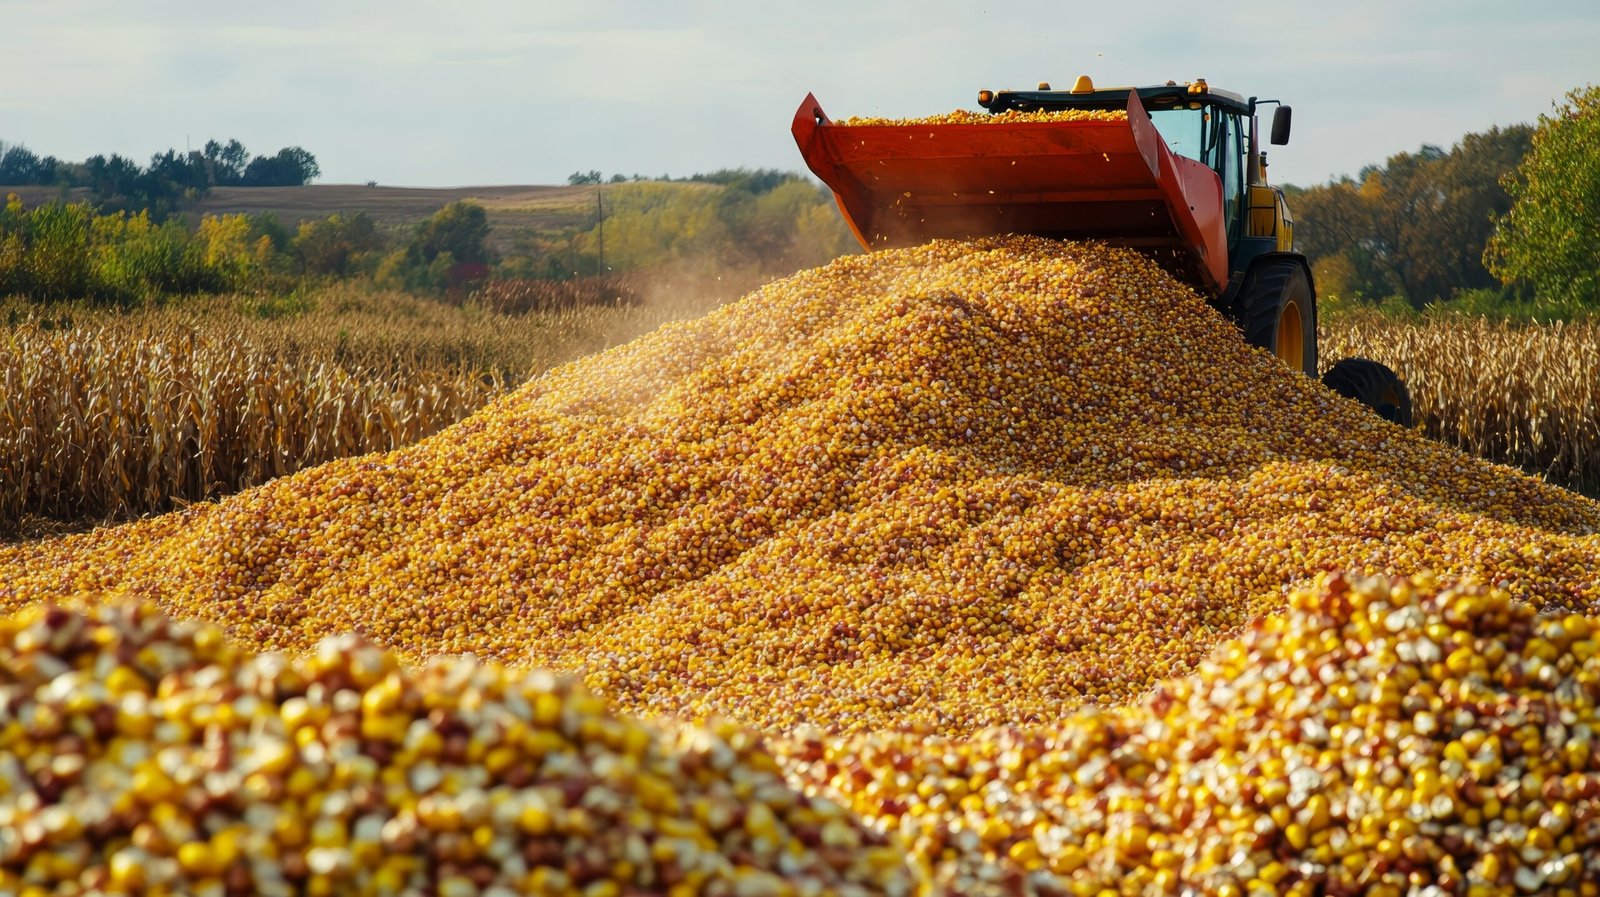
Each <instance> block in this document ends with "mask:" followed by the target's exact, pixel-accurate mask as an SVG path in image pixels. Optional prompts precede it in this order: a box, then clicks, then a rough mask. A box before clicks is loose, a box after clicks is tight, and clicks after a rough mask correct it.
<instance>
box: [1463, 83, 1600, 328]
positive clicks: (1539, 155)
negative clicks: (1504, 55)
mask: <svg viewBox="0 0 1600 897" xmlns="http://www.w3.org/2000/svg"><path fill="white" fill-rule="evenodd" d="M1505 187H1506V190H1507V191H1508V192H1509V193H1510V194H1511V197H1512V199H1513V204H1512V206H1511V209H1510V211H1509V212H1508V213H1507V214H1506V215H1505V216H1504V217H1502V218H1501V219H1500V220H1499V221H1498V223H1497V227H1496V229H1495V232H1494V236H1493V237H1492V238H1491V239H1490V241H1489V246H1488V250H1487V252H1486V253H1485V256H1484V259H1485V262H1486V264H1487V265H1488V267H1489V270H1490V271H1493V272H1494V274H1495V276H1497V277H1499V278H1500V280H1501V281H1502V282H1504V283H1507V284H1511V283H1517V282H1522V283H1527V284H1529V285H1531V286H1532V287H1533V289H1534V291H1535V292H1536V293H1537V294H1538V296H1539V297H1540V298H1541V299H1545V300H1550V301H1555V302H1570V303H1585V304H1591V305H1592V304H1596V303H1600V85H1589V86H1588V87H1584V88H1581V89H1575V90H1572V91H1571V92H1569V93H1568V94H1567V96H1566V103H1565V104H1563V105H1561V106H1558V107H1557V108H1556V110H1555V113H1554V114H1553V115H1541V116H1539V124H1538V126H1537V127H1536V128H1535V129H1534V132H1533V148H1532V149H1531V150H1530V151H1529V152H1528V155H1527V157H1526V158H1525V159H1524V160H1523V162H1522V164H1521V165H1519V166H1518V167H1517V170H1516V172H1515V174H1514V175H1512V176H1511V177H1508V178H1507V179H1506V181H1505Z"/></svg>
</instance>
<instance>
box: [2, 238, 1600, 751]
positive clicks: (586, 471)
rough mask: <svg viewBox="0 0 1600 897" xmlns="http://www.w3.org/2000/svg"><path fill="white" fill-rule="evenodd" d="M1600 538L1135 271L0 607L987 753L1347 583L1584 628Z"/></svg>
mask: <svg viewBox="0 0 1600 897" xmlns="http://www.w3.org/2000/svg"><path fill="white" fill-rule="evenodd" d="M1597 526H1600V505H1596V504H1595V503H1594V502H1591V501H1589V500H1587V499H1584V498H1581V497H1579V496H1575V495H1573V494H1571V493H1568V492H1565V491H1563V490H1560V489H1557V488H1554V487H1550V486H1547V485H1544V484H1542V483H1539V482H1537V481H1535V480H1533V479H1530V478H1527V477H1524V476H1521V475H1519V474H1517V473H1515V472H1512V471H1509V470H1507V469H1504V468H1498V467H1494V466H1491V465H1488V464H1485V463H1482V462H1479V461H1476V460H1474V459H1472V458H1470V457H1468V456H1465V455H1463V454H1461V453H1460V452H1457V451H1456V450H1454V449H1451V448H1448V447H1445V446H1441V445H1438V444H1435V443H1431V442H1428V441H1426V440H1424V439H1422V438H1421V437H1419V436H1417V435H1415V434H1412V433H1409V432H1406V431H1403V430H1401V429H1398V428H1396V427H1394V426H1392V425H1389V424H1387V423H1385V422H1384V421H1382V420H1380V419H1378V418H1377V417H1376V416H1375V415H1373V414H1371V413H1369V412H1367V411H1366V410H1365V409H1363V408H1361V407H1359V406H1357V405H1356V404H1354V403H1352V402H1349V401H1347V400H1345V399H1342V398H1340V397H1339V396H1337V395H1335V394H1333V393H1331V392H1329V391H1327V390H1325V389H1323V388H1322V387H1321V386H1319V385H1318V384H1316V383H1313V382H1311V381H1310V380H1308V379H1306V378H1303V377H1299V376H1295V375H1293V374H1291V373H1290V372H1289V371H1288V370H1286V369H1285V368H1284V367H1283V366H1282V365H1280V364H1279V363H1278V362H1277V361H1276V360H1275V359H1273V358H1271V357H1270V356H1269V355H1267V354H1266V353H1264V352H1261V351H1259V350H1256V349H1253V348H1250V347H1248V346H1246V345H1245V344H1244V343H1243V341H1242V340H1241V338H1240V337H1239V335H1238V333H1237V331H1236V330H1235V329H1234V328H1233V327H1232V326H1231V325H1230V324H1228V323H1227V322H1226V321H1225V320H1224V319H1223V318H1222V317H1221V316H1220V315H1218V314H1216V313H1215V312H1213V311H1212V310H1211V309H1209V308H1208V307H1207V306H1206V305H1205V304H1204V303H1203V302H1202V301H1201V300H1200V299H1199V298H1197V297H1196V296H1195V294H1194V293H1193V292H1192V291H1190V290H1188V289H1187V288H1185V287H1183V286H1181V285H1180V284H1178V283H1176V282H1175V281H1173V280H1172V279H1170V278H1169V277H1167V276H1166V275H1165V274H1164V273H1163V272H1161V271H1160V270H1159V268H1157V267H1156V266H1155V265H1153V264H1152V263H1150V262H1149V261H1147V260H1145V259H1144V258H1142V257H1141V256H1138V255H1137V254H1134V253H1131V252H1128V251H1124V250H1119V249H1114V248H1108V247H1105V246H1102V245H1095V244H1061V243H1056V242H1051V241H1047V240H1041V239H1036V238H1009V239H988V240H980V241H976V242H973V243H958V242H937V243H932V244H929V245H927V246H923V247H920V248H916V249H907V250H895V251H887V252H880V253H874V254H871V255H864V256H855V257H847V258H842V259H840V260H838V261H837V262H834V263H832V264H830V265H828V266H825V267H822V268H818V269H814V270H810V271H806V272H802V273H800V274H797V275H795V276H793V277H790V278H787V279H784V280H780V281H776V282H774V283H771V284H769V285H767V286H765V287H762V288H760V289H758V290H756V291H754V292H753V293H751V294H750V295H748V296H747V297H745V298H744V299H743V300H742V301H740V302H738V303H735V304H733V305H731V306H728V307H725V308H723V309H721V310H719V311H717V312H715V313H713V314H711V315H709V316H707V317H705V318H703V319H700V320H697V321H693V322H687V323H681V324H675V325H669V326H667V327H664V328H662V329H661V330H659V331H657V332H656V333H654V334H651V335H649V336H646V337H644V338H641V339H639V340H637V341H635V342H633V343H630V344H628V345H626V346H622V347H619V348H617V349H614V350H611V351H609V352H606V353H603V354H600V355H597V356H593V357H590V358H587V359H583V360H581V361H578V362H575V363H573V364H570V365H567V366H565V367H563V368H559V369H557V370H555V371H552V372H550V373H549V374H547V375H545V376H542V377H540V378H538V379H536V380H534V381H532V382H530V383H529V384H528V385H527V386H525V387H524V388H522V389H521V390H519V391H518V392H516V393H514V394H513V395H511V396H509V397H507V398H506V399H504V400H502V401H500V402H498V403H497V404H494V405H492V406H490V407H489V408H487V409H486V410H484V411H483V412H481V413H479V414H477V415H475V416H473V417H472V418H469V419H468V420H466V421H464V422H462V423H461V424H459V425H457V426H455V427H452V428H450V429H449V430H446V431H444V432H442V433H440V434H438V435H437V436H435V437H433V438H431V439H428V440H426V441H424V442H421V443H419V444H417V445H415V446H412V447H409V448H406V449H402V450H399V451H395V452H392V453H389V454H385V455H371V456H366V457H361V458H353V459H348V460H343V461H337V462H334V463H331V464H327V465H324V466H322V467H318V468H315V469H312V470H308V471H304V472H302V473H300V474H297V475H295V476H291V477H287V478H283V479H280V480H277V481H274V482H272V483H269V484H267V485H265V486H263V487H261V488H258V489H255V490H253V491H250V492H247V493H244V494H242V495H239V496H236V497H233V498H231V499H228V500H225V501H223V502H221V503H219V504H215V505H204V506H196V507H194V508H192V509H190V510H188V511H185V512H183V513H179V514H173V515H168V516H165V517H160V518H155V519H152V520H149V521H145V522H141V523H137V524H133V525H129V526H123V527H119V528H115V529H109V530H104V531H99V532H95V533H90V534H85V535H83V536H78V537H71V538H67V539H62V540H57V541H46V542H38V543H30V544H24V545H20V546H13V547H9V548H5V549H3V550H0V606H4V607H6V608H16V607H21V606H24V605H29V604H33V603H38V602H42V601H49V602H66V603H78V604H96V603H103V602H106V601H112V600H116V599H123V598H132V599H138V600H150V601H154V602H156V603H157V604H158V605H159V606H160V607H161V608H163V609H164V610H165V611H166V612H168V613H170V614H172V615H174V616H176V617H179V618H186V619H190V618H192V619H201V620H209V621H213V622H216V623H218V624H220V625H221V626H222V627H223V629H224V631H226V632H227V633H228V634H229V635H230V636H231V637H232V638H234V639H236V640H237V641H238V642H239V643H240V644H243V645H248V646H250V647H252V648H256V649H291V650H307V649H309V648H311V647H312V646H313V645H315V644H316V643H317V641H318V640H319V639H321V638H323V637H325V636H328V635H333V634H340V633H357V634H360V635H363V636H365V637H367V638H369V639H371V640H372V641H374V642H375V643H377V644H380V645H383V646H386V647H389V648H391V649H393V650H394V651H396V652H398V653H399V654H400V655H401V656H402V657H403V658H405V659H406V660H408V661H411V662H418V661H421V660H423V659H426V658H428V657H431V656H436V655H441V654H459V653H472V654H474V655H477V656H479V657H482V658H486V659H492V660H496V661H502V662H511V663H515V664H518V665H528V666H540V667H546V668H550V669H553V670H556V671H562V672H568V673H572V674H575V675H578V676H580V677H581V678H582V679H583V680H584V681H585V682H586V683H587V685H588V686H589V687H590V688H591V689H593V690H594V691H595V692H596V693H598V694H600V695H602V696H603V697H604V698H605V699H606V700H607V701H608V702H609V703H610V704H611V705H612V706H614V707H616V708H618V709H620V710H622V711H625V712H628V713H635V714H641V715H646V716H663V715H667V716H678V717H684V718H690V719H699V718H704V717H707V716H709V715H720V716H723V717H727V718H730V719H732V720H735V721H738V722H740V723H744V724H748V725H752V726H755V727H758V728H761V729H764V730H767V731H787V730H791V729H793V728H795V727H798V726H815V727H820V728H823V729H826V730H831V731H837V732H856V731H866V730H873V729H882V728H886V727H896V726H918V727H922V728H924V729H926V730H929V731H937V732H941V733H945V734H951V735H960V734H964V733H970V732H973V731H977V730H979V729H982V728H985V727H989V726H997V725H1010V724H1032V723H1044V722H1049V721H1051V720H1056V719H1059V718H1060V717H1061V716H1062V715H1063V714H1064V713H1065V712H1066V711H1067V710H1068V709H1069V708H1071V707H1073V706H1075V705H1077V704H1080V703H1083V702H1093V703H1098V704H1108V703H1114V702H1118V701H1126V700H1129V699H1131V698H1133V697H1135V696H1137V695H1139V694H1141V693H1143V692H1144V691H1146V690H1147V689H1148V688H1149V687H1150V686H1152V685H1153V684H1155V683H1157V682H1159V681H1161V680H1163V679H1166V678H1168V677H1171V676H1174V675H1179V674H1182V673H1184V672H1187V671H1188V670H1190V669H1192V668H1193V667H1194V665H1195V664H1196V663H1197V662H1198V661H1199V659H1200V658H1201V657H1202V656H1204V655H1205V654H1206V653H1207V652H1208V651H1209V650H1210V649H1211V648H1212V647H1213V646H1214V645H1215V644H1216V643H1217V642H1219V641H1220V640H1221V639H1222V638H1224V637H1226V636H1227V635H1229V634H1231V633H1234V632H1236V631H1238V629H1239V627H1241V626H1243V625H1244V624H1245V623H1246V622H1247V621H1249V620H1251V619H1253V618H1255V617H1257V616H1259V615H1260V614H1263V613H1268V612H1272V611H1276V610H1279V609H1281V608H1282V607H1283V605H1284V601H1285V594H1286V592H1287V590H1288V589H1290V588H1291V587H1292V586H1294V585H1295V584H1298V583H1302V582H1305V581H1307V580H1309V579H1310V578H1311V577H1313V576H1315V575H1317V574H1318V573H1320V572H1324V571H1336V570H1337V571H1350V572H1352V573H1354V574H1357V575H1369V574H1385V573H1388V574H1409V573H1412V572H1415V571H1432V572H1434V573H1436V574H1438V575H1440V576H1444V577H1449V578H1453V579H1472V580H1475V581H1481V582H1485V583H1489V584H1493V585H1495V586H1497V587H1499V588H1501V589H1503V590H1504V591H1505V592H1506V593H1507V594H1508V595H1510V596H1512V597H1514V598H1516V599H1519V600H1522V601H1526V602H1529V603H1531V604H1533V605H1535V606H1537V607H1541V608H1547V609H1557V608H1560V609H1569V610H1582V611H1587V610H1590V609H1591V608H1592V604H1593V600H1594V596H1595V594H1596V591H1597V583H1596V579H1595V576H1596V573H1595V570H1596V564H1595V563H1594V558H1595V557H1596V554H1597V552H1596V550H1595V549H1596V546H1597V543H1596V539H1595V536H1594V533H1595V532H1596V527H1597Z"/></svg>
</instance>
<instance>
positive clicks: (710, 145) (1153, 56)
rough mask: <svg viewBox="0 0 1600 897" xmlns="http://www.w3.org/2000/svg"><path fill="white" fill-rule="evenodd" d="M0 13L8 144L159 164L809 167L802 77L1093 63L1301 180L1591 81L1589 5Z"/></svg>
mask: <svg viewBox="0 0 1600 897" xmlns="http://www.w3.org/2000/svg"><path fill="white" fill-rule="evenodd" d="M0 35H4V48H5V49H4V52H0V84H4V85H6V87H5V89H4V90H0V141H3V142H5V143H6V144H7V145H10V144H14V143H20V144H24V145H26V146H27V147H28V148H29V149H31V150H33V151H34V152H36V153H38V154H40V155H53V156H56V157H57V158H59V159H62V160H70V161H79V160H82V159H85V158H87V157H89V156H92V155H95V154H97V153H104V154H110V153H120V154H122V155H124V156H129V157H131V158H134V159H136V160H138V161H139V162H141V163H144V162H146V161H148V159H149V157H150V156H151V155H152V154H154V153H156V152H160V151H164V150H166V149H168V148H176V149H179V150H183V149H184V148H186V147H192V148H194V149H199V148H200V147H201V146H202V145H204V143H205V142H206V140H207V139H211V138H215V139H218V140H222V141H226V140H227V139H229V138H237V139H238V140H240V141H241V142H242V143H244V145H245V146H246V147H247V148H248V149H249V150H250V151H251V152H252V153H253V154H261V155H271V154H273V153H276V152H277V150H278V149H280V148H282V147H285V146H300V147H303V148H305V149H307V150H310V151H311V152H312V153H313V154H314V155H315V156H316V158H317V160H318V162H319V163H320V166H321V168H322V172H323V176H322V178H321V179H320V181H319V182H320V183H364V182H366V181H377V182H378V183H381V184H387V185H394V186H467V185H487V184H562V183H566V180H567V176H568V175H569V174H571V173H572V172H574V171H589V170H599V171H601V172H603V173H604V174H606V175H607V176H609V175H611V174H613V173H621V174H625V175H630V176H631V175H633V174H643V175H646V176H659V175H662V174H666V175H671V176H674V177H683V176H687V175H690V174H694V173H696V172H704V171H713V170H716V169H719V168H736V167H747V168H779V169H785V170H802V169H803V162H802V161H801V159H800V155H799V152H798V150H797V149H796V148H795V144H794V140H793V138H792V137H791V136H790V134H789V124H790V121H791V120H792V119H793V117H794V114H795V110H796V108H797V107H798V106H799V105H800V102H801V101H802V100H803V99H804V97H805V95H806V94H807V93H808V92H814V93H815V94H816V96H817V99H818V100H819V101H820V103H821V104H822V107H823V109H824V110H825V111H826V112H827V113H828V114H829V115H830V116H831V117H833V118H842V117H845V116H851V115H883V116H892V117H910V116H921V115H931V114H936V113H941V112H948V111H950V110H952V109H958V108H959V109H974V110H975V109H977V108H978V107H977V104H976V96H977V91H978V90H979V89H980V88H992V89H1004V88H1032V87H1033V86H1034V85H1035V84H1037V83H1038V82H1039V81H1049V82H1051V83H1052V84H1054V85H1055V86H1057V87H1067V86H1070V85H1071V83H1072V81H1073V79H1074V78H1075V77H1076V76H1077V75H1079V74H1085V73H1087V74H1089V75H1091V76H1092V77H1093V78H1094V80H1095V82H1096V83H1097V84H1099V85H1101V86H1110V85H1126V84H1156V83H1163V82H1165V81H1167V80H1168V79H1173V80H1177V81H1187V80H1193V79H1195V78H1205V79H1206V81H1207V83H1209V84H1211V85H1212V86H1213V87H1219V88H1225V89H1228V90H1232V91H1235V92H1237V93H1241V94H1243V95H1245V96H1252V95H1254V96H1259V97H1262V98H1263V99H1266V98H1272V99H1279V100H1282V101H1283V102H1285V103H1287V104H1289V105H1291V106H1292V107H1293V108H1294V110H1295V111H1294V133H1293V139H1292V140H1291V142H1290V144H1289V145H1288V146H1284V147H1271V148H1270V150H1271V152H1270V161H1271V176H1272V179H1273V180H1274V181H1278V182H1290V183H1297V184H1301V185H1308V184H1313V183H1320V182H1323V181H1326V180H1328V179H1330V178H1334V177H1338V176H1341V175H1355V174H1356V173H1358V172H1359V171H1360V169H1361V168H1362V167H1363V166H1366V165H1368V164H1373V163H1382V162H1383V160H1384V159H1386V158H1388V157H1389V156H1391V155H1393V154H1395V153H1398V152H1403V151H1414V150H1416V149H1417V148H1418V147H1420V146H1421V145H1423V144H1424V143H1431V144H1437V145H1440V146H1443V147H1446V148H1448V147H1449V146H1450V145H1451V144H1453V143H1455V142H1456V141H1457V140H1459V139H1460V138H1461V136H1462V135H1463V134H1466V133H1468V132H1472V131H1482V130H1486V129H1488V128H1489V127H1490V126H1493V125H1508V124H1514V123H1518V122H1532V121H1534V120H1535V119H1536V118H1537V117H1538V116H1539V115H1540V114H1541V113H1547V112H1550V111H1551V109H1552V103H1554V102H1556V101H1559V100H1560V99H1561V98H1562V96H1563V95H1564V94H1565V93H1566V92H1567V91H1569V90H1571V89H1573V88H1575V87H1579V86H1582V85H1585V84H1588V83H1595V82H1600V50H1597V49H1596V48H1597V47H1600V3H1597V2H1595V0H1548V2H1543V0H1525V2H1522V3H1506V2H1504V0H1497V2H1481V0H1449V2H1446V0H1339V2H1325V3H1314V4H1311V3H1303V2H1299V3H1297V2H1293V0H1279V2H1276V3H1264V2H1248V3H1235V4H1230V5H1224V4H1219V3H1202V2H1196V0H1189V2H1181V3H1180V2H1170V0H1143V2H1138V3H1118V2H1100V3H1077V2H1061V0H1057V2H1033V0H1013V2H982V0H978V2H968V3H954V2H944V0H885V2H872V0H855V2H842V0H810V2H807V3H787V4H770V3H761V2H759V0H742V2H722V0H715V2H713V0H689V2H668V0H654V2H652V0H590V2H587V3H581V2H573V0H562V2H553V0H451V2H422V0H384V2H368V0H315V2H304V0H274V2H271V3H251V4H229V3H218V2H216V0H205V2H197V0H45V2H34V0H0ZM1263 125H1265V122H1263Z"/></svg>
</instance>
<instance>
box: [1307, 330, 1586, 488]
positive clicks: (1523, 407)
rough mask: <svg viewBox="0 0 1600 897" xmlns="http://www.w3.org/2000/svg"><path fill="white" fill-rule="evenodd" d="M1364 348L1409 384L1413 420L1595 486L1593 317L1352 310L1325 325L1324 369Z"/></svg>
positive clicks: (1493, 453) (1536, 469)
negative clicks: (1520, 320)
mask: <svg viewBox="0 0 1600 897" xmlns="http://www.w3.org/2000/svg"><path fill="white" fill-rule="evenodd" d="M1350 355H1361V356H1365V357H1368V358H1372V359H1374V360H1376V361H1380V362H1382V363H1384V364H1386V365H1388V366H1389V367H1391V368H1393V369H1394V371H1395V372H1396V373H1398V374H1399V375H1400V376H1401V377H1402V378H1403V379H1404V380H1405V381H1406V384H1407V386H1409V387H1410V389H1411V396H1412V401H1413V410H1414V413H1415V418H1416V421H1417V425H1418V426H1419V427H1421V428H1422V430H1423V431H1424V432H1425V433H1426V434H1427V435H1428V436H1430V437H1432V438H1434V439H1438V440H1441V441H1443V442H1447V443H1450V444H1451V445H1455V446H1457V447H1459V448H1461V449H1464V450H1466V451H1468V452H1471V453H1472V454H1475V455H1478V456H1479V457H1483V458H1488V459H1490V460H1492V461H1498V462H1501V463H1505V464H1510V465H1514V466H1516V467H1520V468H1522V469H1524V470H1526V471H1528V472H1529V473H1533V474H1535V475H1539V476H1543V477H1544V478H1546V479H1548V480H1550V481H1551V482H1554V483H1559V484H1561V485H1563V486H1566V487H1567V488H1570V489H1576V490H1578V491H1582V492H1586V493H1588V494H1591V495H1593V494H1595V492H1596V491H1600V404H1597V400H1600V396H1597V391H1600V390H1597V387H1600V382H1597V378H1600V324H1597V323H1594V322H1580V323H1562V322H1557V323H1554V324H1516V323H1500V322H1492V321H1488V320H1485V319H1482V318H1475V319H1462V318H1450V319H1439V320H1424V321H1420V322H1404V321H1393V320H1387V319H1384V318H1379V317H1351V318H1346V319H1340V320H1338V321H1336V322H1335V323H1334V324H1333V325H1331V326H1328V325H1325V326H1324V328H1323V332H1322V335H1321V358H1322V361H1323V365H1324V367H1327V366H1329V365H1331V364H1332V363H1333V362H1334V361H1336V360H1338V359H1339V358H1343V357H1346V356H1350Z"/></svg>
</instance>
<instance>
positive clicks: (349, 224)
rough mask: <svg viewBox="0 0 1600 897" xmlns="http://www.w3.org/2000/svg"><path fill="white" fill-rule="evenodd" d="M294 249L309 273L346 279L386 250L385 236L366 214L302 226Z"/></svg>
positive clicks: (338, 215) (307, 223) (335, 217)
mask: <svg viewBox="0 0 1600 897" xmlns="http://www.w3.org/2000/svg"><path fill="white" fill-rule="evenodd" d="M294 248H295V251H296V252H297V253H299V254H300V260H301V263H302V264H303V265H304V266H305V271H306V273H307V274H326V275H332V276H333V277H338V278H345V277H349V276H350V275H352V274H355V273H358V272H360V271H361V270H363V269H364V268H366V267H367V262H368V260H370V259H371V258H372V257H373V254H374V253H376V252H377V251H378V250H380V249H382V248H383V235H382V234H380V233H378V227H377V225H376V224H374V223H373V221H372V219H371V218H370V217H368V215H367V213H366V212H358V213H356V214H355V215H352V216H345V215H340V214H338V213H335V214H333V215H329V216H328V217H327V218H324V219H322V220H321V221H307V222H304V223H302V224H301V225H300V230H299V233H297V234H296V235H295V238H294Z"/></svg>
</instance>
